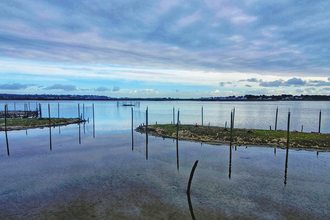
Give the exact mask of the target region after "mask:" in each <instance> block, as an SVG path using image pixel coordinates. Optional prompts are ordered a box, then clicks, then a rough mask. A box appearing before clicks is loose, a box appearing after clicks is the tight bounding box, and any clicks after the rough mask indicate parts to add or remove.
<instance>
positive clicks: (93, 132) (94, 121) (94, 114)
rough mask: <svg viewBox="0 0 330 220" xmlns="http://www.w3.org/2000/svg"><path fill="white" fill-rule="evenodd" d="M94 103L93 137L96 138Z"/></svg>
mask: <svg viewBox="0 0 330 220" xmlns="http://www.w3.org/2000/svg"><path fill="white" fill-rule="evenodd" d="M94 112H95V111H94V103H93V138H95V113H94Z"/></svg>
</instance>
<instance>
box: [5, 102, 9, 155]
mask: <svg viewBox="0 0 330 220" xmlns="http://www.w3.org/2000/svg"><path fill="white" fill-rule="evenodd" d="M7 112H8V105H7V104H6V105H5V133H6V145H7V154H8V156H9V143H8V134H7Z"/></svg>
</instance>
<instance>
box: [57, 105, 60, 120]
mask: <svg viewBox="0 0 330 220" xmlns="http://www.w3.org/2000/svg"><path fill="white" fill-rule="evenodd" d="M57 117H58V118H60V103H57Z"/></svg>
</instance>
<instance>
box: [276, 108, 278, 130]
mask: <svg viewBox="0 0 330 220" xmlns="http://www.w3.org/2000/svg"><path fill="white" fill-rule="evenodd" d="M277 117H278V107H277V108H276V114H275V131H277Z"/></svg>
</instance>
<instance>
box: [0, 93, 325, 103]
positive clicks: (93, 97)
mask: <svg viewBox="0 0 330 220" xmlns="http://www.w3.org/2000/svg"><path fill="white" fill-rule="evenodd" d="M0 100H2V101H4V100H34V101H43V100H45V101H65V100H69V101H73V100H78V101H80V100H87V101H89V100H90V101H207V102H210V101H212V102H213V101H216V102H227V101H240V102H250V101H258V102H269V101H330V96H329V95H300V96H294V95H290V94H282V95H276V96H275V95H269V96H266V95H259V96H256V95H245V96H237V97H236V96H228V97H201V98H171V97H163V98H129V97H121V98H114V97H107V96H97V95H37V94H35V95H26V94H25V95H17V94H0Z"/></svg>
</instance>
